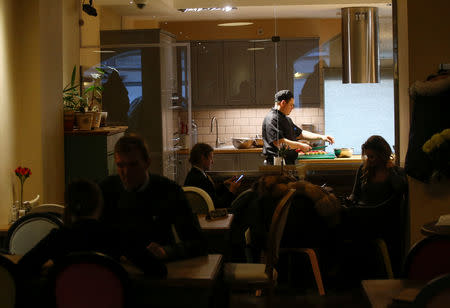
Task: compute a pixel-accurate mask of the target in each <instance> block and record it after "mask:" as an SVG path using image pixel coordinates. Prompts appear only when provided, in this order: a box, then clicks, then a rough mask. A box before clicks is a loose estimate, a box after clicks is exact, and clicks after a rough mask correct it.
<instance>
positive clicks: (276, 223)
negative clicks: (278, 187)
mask: <svg viewBox="0 0 450 308" xmlns="http://www.w3.org/2000/svg"><path fill="white" fill-rule="evenodd" d="M294 193H295V189H290V190H288V191H287V193H286V195H285V196H284V197H283V198H282V199H281V200H280V202H278V205H277V207H276V208H275V212H274V213H273V216H272V222H271V223H270V229H269V236H268V239H267V241H268V242H267V253H266V256H265V257H266V273H267V274H268V275H269V277H270V278H272V275H273V268H274V266H275V264H276V263H277V262H278V254H279V250H280V242H281V238H282V237H283V232H284V227H285V226H286V220H287V217H288V214H289V208H290V206H291V201H292V197H293V196H294Z"/></svg>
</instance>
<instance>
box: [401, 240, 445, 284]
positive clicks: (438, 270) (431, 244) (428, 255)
mask: <svg viewBox="0 0 450 308" xmlns="http://www.w3.org/2000/svg"><path fill="white" fill-rule="evenodd" d="M447 273H450V237H446V236H429V237H426V238H424V239H422V240H421V241H419V242H417V243H416V244H415V245H414V246H413V247H412V248H411V250H410V251H409V253H408V255H407V256H406V260H405V266H404V271H403V275H404V277H405V278H407V279H412V280H424V281H429V280H431V279H433V278H436V277H438V276H440V275H443V274H447Z"/></svg>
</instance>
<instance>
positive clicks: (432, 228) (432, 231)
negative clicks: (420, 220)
mask: <svg viewBox="0 0 450 308" xmlns="http://www.w3.org/2000/svg"><path fill="white" fill-rule="evenodd" d="M437 222H438V221H437V220H433V221H429V222H427V223H424V224H423V226H422V228H421V229H420V233H422V234H423V235H425V236H432V235H445V236H450V225H436V223H437Z"/></svg>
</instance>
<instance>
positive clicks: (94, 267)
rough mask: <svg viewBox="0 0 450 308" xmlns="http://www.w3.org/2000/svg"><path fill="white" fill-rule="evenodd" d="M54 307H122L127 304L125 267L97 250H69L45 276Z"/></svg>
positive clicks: (127, 281) (127, 283)
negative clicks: (47, 277) (47, 278)
mask: <svg viewBox="0 0 450 308" xmlns="http://www.w3.org/2000/svg"><path fill="white" fill-rule="evenodd" d="M49 282H50V288H51V289H50V290H51V292H52V295H53V298H54V303H55V307H56V308H79V307H83V308H103V307H104V308H106V307H108V308H122V307H126V306H127V301H128V298H129V296H128V286H129V278H128V274H127V272H126V271H125V269H124V268H123V267H122V266H121V265H120V263H118V262H117V261H115V260H114V259H112V258H111V257H108V256H107V255H104V254H101V253H97V252H77V253H71V254H69V255H67V256H65V257H63V258H62V259H59V260H58V261H57V262H56V263H55V266H54V267H53V268H52V271H51V273H50V276H49Z"/></svg>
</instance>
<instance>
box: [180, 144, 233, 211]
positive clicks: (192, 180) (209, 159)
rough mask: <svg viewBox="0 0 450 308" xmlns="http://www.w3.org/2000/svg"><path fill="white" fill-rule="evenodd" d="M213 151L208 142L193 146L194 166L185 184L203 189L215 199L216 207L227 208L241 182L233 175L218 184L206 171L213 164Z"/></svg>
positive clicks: (192, 162) (191, 156)
mask: <svg viewBox="0 0 450 308" xmlns="http://www.w3.org/2000/svg"><path fill="white" fill-rule="evenodd" d="M213 151H214V149H213V148H212V147H211V146H210V145H208V144H206V143H197V144H196V145H194V146H193V147H192V150H191V154H190V156H189V162H190V163H191V164H192V168H191V170H190V171H189V173H188V174H187V176H186V180H185V181H184V186H195V187H198V188H201V189H203V190H204V191H206V192H207V193H208V195H209V196H210V197H211V199H212V200H213V202H214V207H215V208H227V207H229V206H230V205H231V202H232V201H233V199H234V198H235V195H236V193H237V190H238V189H239V187H240V186H241V182H240V181H236V177H232V178H230V179H228V180H226V181H225V182H224V183H221V184H219V185H217V186H216V184H215V183H214V182H213V180H212V179H211V177H210V176H208V175H207V174H206V173H205V172H206V171H208V170H210V169H211V166H212V164H213V161H214V160H213V155H214V153H213Z"/></svg>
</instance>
